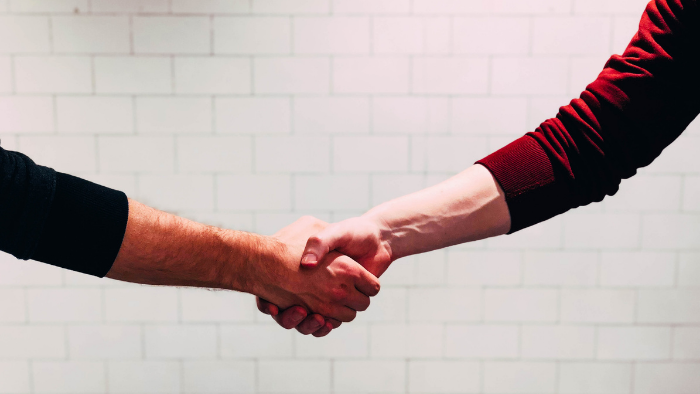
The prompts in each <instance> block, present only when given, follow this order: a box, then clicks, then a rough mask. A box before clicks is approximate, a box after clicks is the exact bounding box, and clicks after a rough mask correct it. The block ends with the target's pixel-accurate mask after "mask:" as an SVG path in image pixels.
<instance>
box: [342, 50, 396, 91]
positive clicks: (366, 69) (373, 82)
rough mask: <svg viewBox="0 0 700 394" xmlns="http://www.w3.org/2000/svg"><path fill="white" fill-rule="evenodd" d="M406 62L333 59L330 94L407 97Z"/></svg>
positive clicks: (381, 59)
mask: <svg viewBox="0 0 700 394" xmlns="http://www.w3.org/2000/svg"><path fill="white" fill-rule="evenodd" d="M408 91H409V61H408V59H403V58H393V57H374V58H360V57H336V58H334V59H333V92H334V93H408Z"/></svg>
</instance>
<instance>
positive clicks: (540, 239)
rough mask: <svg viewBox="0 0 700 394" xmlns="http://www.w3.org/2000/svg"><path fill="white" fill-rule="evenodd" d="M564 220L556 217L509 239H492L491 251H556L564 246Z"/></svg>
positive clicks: (488, 243)
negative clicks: (527, 249) (526, 249)
mask: <svg viewBox="0 0 700 394" xmlns="http://www.w3.org/2000/svg"><path fill="white" fill-rule="evenodd" d="M562 228H563V219H562V217H555V218H553V219H550V220H548V221H546V222H544V223H541V224H540V225H538V226H532V227H528V228H526V229H524V230H522V231H518V232H517V233H515V234H510V235H508V236H507V237H496V238H490V239H488V240H487V241H486V244H487V245H488V248H489V249H524V248H529V249H556V248H561V247H562V245H563V234H562Z"/></svg>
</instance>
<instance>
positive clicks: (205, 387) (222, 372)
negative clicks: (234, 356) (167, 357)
mask: <svg viewBox="0 0 700 394" xmlns="http://www.w3.org/2000/svg"><path fill="white" fill-rule="evenodd" d="M183 382H184V383H183V389H184V390H185V392H188V393H194V392H199V393H251V392H253V391H254V390H255V363H254V362H253V361H186V362H185V363H184V364H183Z"/></svg>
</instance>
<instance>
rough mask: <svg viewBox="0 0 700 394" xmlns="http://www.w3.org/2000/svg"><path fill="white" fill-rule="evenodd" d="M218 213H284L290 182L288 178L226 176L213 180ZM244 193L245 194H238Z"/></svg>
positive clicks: (289, 199)
mask: <svg viewBox="0 0 700 394" xmlns="http://www.w3.org/2000/svg"><path fill="white" fill-rule="evenodd" d="M216 184H217V194H216V201H217V208H218V209H220V210H230V211H245V210H251V209H252V210H267V211H270V210H273V211H274V210H288V209H290V208H291V205H292V202H291V179H290V177H289V176H288V175H226V176H219V177H217V179H216ZM242 190H245V191H246V192H245V193H241V191H242Z"/></svg>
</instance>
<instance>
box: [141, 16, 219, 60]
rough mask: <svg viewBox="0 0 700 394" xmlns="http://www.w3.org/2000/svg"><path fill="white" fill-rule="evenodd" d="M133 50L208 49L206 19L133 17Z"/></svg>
mask: <svg viewBox="0 0 700 394" xmlns="http://www.w3.org/2000/svg"><path fill="white" fill-rule="evenodd" d="M132 24H133V27H132V31H133V40H134V52H135V53H159V54H171V53H197V54H204V53H209V52H210V51H211V43H210V38H211V33H210V26H209V18H207V17H203V16H202V17H200V16H148V17H138V16H137V17H134V18H133V22H132Z"/></svg>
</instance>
